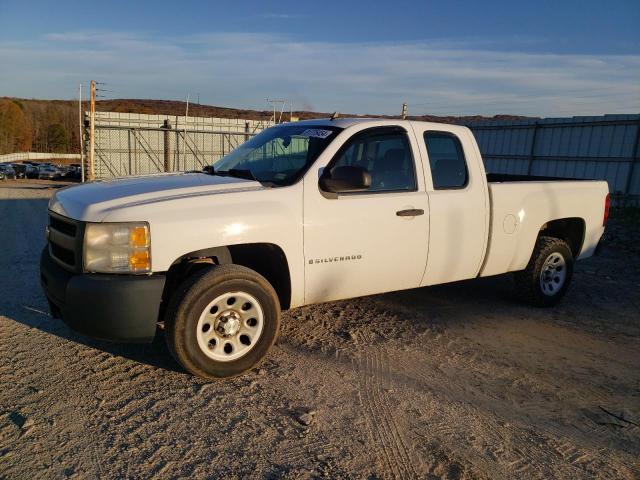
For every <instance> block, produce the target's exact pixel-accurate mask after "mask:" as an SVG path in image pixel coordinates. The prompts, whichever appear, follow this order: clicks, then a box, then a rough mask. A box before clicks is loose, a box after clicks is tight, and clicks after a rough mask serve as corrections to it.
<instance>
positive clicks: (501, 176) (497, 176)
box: [487, 173, 591, 183]
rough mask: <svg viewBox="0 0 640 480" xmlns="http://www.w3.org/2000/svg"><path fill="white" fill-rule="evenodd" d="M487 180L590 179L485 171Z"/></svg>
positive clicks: (498, 181)
mask: <svg viewBox="0 0 640 480" xmlns="http://www.w3.org/2000/svg"><path fill="white" fill-rule="evenodd" d="M487 181H488V182H489V183H505V182H563V181H564V182H579V181H587V182H588V181H591V180H589V179H580V178H563V177H542V176H535V175H515V174H511V173H487Z"/></svg>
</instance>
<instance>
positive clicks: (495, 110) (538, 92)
mask: <svg viewBox="0 0 640 480" xmlns="http://www.w3.org/2000/svg"><path fill="white" fill-rule="evenodd" d="M0 64H1V65H3V66H4V67H5V68H3V69H2V72H0V91H1V92H2V94H4V95H15V96H24V97H49V98H60V97H62V98H69V97H72V96H73V92H74V91H75V89H76V88H77V83H78V82H79V81H81V80H84V81H86V80H87V79H89V78H95V79H96V80H100V81H103V82H106V83H108V84H109V87H108V88H109V89H110V90H113V91H114V93H113V94H112V96H115V97H128V98H135V97H141V98H184V97H185V96H186V93H187V92H190V93H192V94H195V93H200V98H201V101H203V102H207V103H213V104H218V105H228V106H236V107H246V108H256V107H257V108H266V105H265V103H264V99H265V98H267V97H285V98H293V99H294V102H296V103H297V105H298V107H302V105H303V104H306V105H308V104H312V105H313V106H314V107H315V108H317V109H319V110H323V111H334V110H338V111H342V112H350V113H397V112H398V111H399V110H400V105H401V104H402V102H403V101H407V102H409V109H410V112H411V113H414V114H421V113H432V114H439V115H446V114H484V115H493V114H499V113H511V114H523V115H538V116H565V115H592V114H593V115H595V114H603V113H620V112H624V113H627V112H637V111H639V110H640V84H639V82H638V81H637V79H638V78H640V56H638V55H559V54H535V53H526V52H503V51H499V50H497V49H495V48H494V47H492V46H490V45H486V44H485V45H480V46H476V45H469V44H463V43H461V42H459V41H447V40H446V39H444V40H442V41H438V42H402V43H391V42H379V43H375V42H370V43H339V42H329V41H328V42H301V41H297V40H295V39H292V38H289V37H286V36H280V35H275V34H264V33H237V32H236V33H200V34H193V35H188V36H181V37H149V36H145V35H139V34H134V33H129V32H62V33H50V34H47V35H45V36H44V37H43V39H42V40H34V41H30V42H5V43H3V44H2V45H0ZM294 107H295V105H294Z"/></svg>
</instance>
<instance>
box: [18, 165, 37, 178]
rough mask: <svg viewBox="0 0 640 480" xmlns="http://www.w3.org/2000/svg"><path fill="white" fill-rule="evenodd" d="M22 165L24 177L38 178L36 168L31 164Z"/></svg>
mask: <svg viewBox="0 0 640 480" xmlns="http://www.w3.org/2000/svg"><path fill="white" fill-rule="evenodd" d="M22 165H24V167H25V175H26V177H27V178H38V167H37V165H34V164H33V163H27V162H23V163H22Z"/></svg>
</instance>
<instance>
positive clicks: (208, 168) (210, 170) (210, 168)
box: [202, 165, 214, 175]
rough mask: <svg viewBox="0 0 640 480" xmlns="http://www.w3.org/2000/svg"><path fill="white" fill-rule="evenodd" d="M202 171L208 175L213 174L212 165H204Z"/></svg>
mask: <svg viewBox="0 0 640 480" xmlns="http://www.w3.org/2000/svg"><path fill="white" fill-rule="evenodd" d="M202 171H203V172H204V173H208V174H209V175H213V173H214V170H213V165H205V166H204V168H203V169H202Z"/></svg>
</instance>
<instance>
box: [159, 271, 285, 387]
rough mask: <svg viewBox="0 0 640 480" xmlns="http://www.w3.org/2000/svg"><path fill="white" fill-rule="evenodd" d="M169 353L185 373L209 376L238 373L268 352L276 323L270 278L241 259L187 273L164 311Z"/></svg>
mask: <svg viewBox="0 0 640 480" xmlns="http://www.w3.org/2000/svg"><path fill="white" fill-rule="evenodd" d="M165 328H166V332H165V338H166V341H167V346H168V347H169V351H170V352H171V354H172V355H173V357H174V358H175V359H176V360H177V361H178V363H179V364H180V365H181V366H182V367H183V368H184V369H185V370H186V371H188V372H189V373H192V374H193V375H197V376H199V377H202V378H205V379H209V380H213V379H220V378H227V377H233V376H235V375H240V374H241V373H244V372H246V371H247V370H249V369H251V368H253V367H255V366H256V365H257V364H258V363H260V361H261V360H263V359H264V357H265V356H266V355H267V353H268V352H269V350H270V349H271V346H272V345H273V344H274V342H275V340H276V337H277V335H278V331H279V329H280V303H279V301H278V296H277V295H276V292H275V291H274V289H273V287H272V286H271V284H270V283H269V282H268V281H267V280H266V279H265V278H264V277H263V276H262V275H260V274H258V273H257V272H255V271H253V270H251V269H249V268H246V267H243V266H240V265H216V266H211V267H208V268H205V269H202V270H200V271H198V272H196V273H194V274H193V275H191V276H190V277H188V278H187V279H186V280H185V281H184V282H183V283H182V284H181V285H180V287H179V288H178V291H177V292H176V293H175V294H174V295H173V297H172V298H171V300H170V303H169V306H168V308H167V313H166V316H165Z"/></svg>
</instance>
